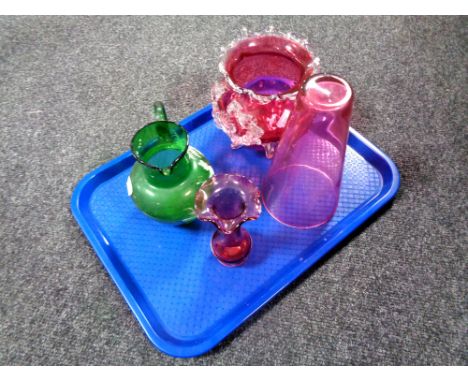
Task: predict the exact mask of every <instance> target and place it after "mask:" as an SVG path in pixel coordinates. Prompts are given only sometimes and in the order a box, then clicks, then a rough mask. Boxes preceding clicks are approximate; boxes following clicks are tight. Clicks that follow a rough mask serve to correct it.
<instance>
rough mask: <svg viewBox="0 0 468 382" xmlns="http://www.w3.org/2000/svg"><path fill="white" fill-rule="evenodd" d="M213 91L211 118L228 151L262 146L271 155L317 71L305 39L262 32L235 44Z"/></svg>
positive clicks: (221, 66) (230, 49)
mask: <svg viewBox="0 0 468 382" xmlns="http://www.w3.org/2000/svg"><path fill="white" fill-rule="evenodd" d="M219 69H220V71H221V73H222V75H223V78H222V79H221V80H220V81H218V82H216V83H215V85H214V86H213V88H212V92H211V96H212V100H213V117H214V119H215V121H216V124H217V126H218V127H220V128H221V129H222V130H223V131H224V132H225V133H226V134H227V135H228V136H229V138H230V139H231V142H232V147H233V148H238V147H240V146H255V145H262V146H263V147H264V149H265V153H266V155H267V157H270V158H271V157H272V155H273V153H274V150H275V148H276V146H277V143H278V140H279V139H280V137H281V135H282V134H283V131H284V127H285V126H286V123H287V122H288V119H289V116H290V115H291V114H292V113H293V111H294V106H295V99H296V95H297V92H298V90H299V88H300V87H301V84H302V83H303V82H304V80H305V79H306V78H308V77H309V76H310V75H312V74H313V73H315V72H317V70H318V58H315V59H314V57H313V54H312V52H311V51H310V50H309V48H308V44H307V41H306V40H300V39H297V38H294V37H293V36H291V35H290V34H280V33H274V32H272V31H271V32H265V33H262V34H251V35H247V37H245V38H243V39H241V40H237V41H234V42H233V43H231V45H230V46H229V47H228V48H227V49H226V50H225V53H224V55H223V57H222V58H221V62H220V64H219Z"/></svg>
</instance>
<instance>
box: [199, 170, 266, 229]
mask: <svg viewBox="0 0 468 382" xmlns="http://www.w3.org/2000/svg"><path fill="white" fill-rule="evenodd" d="M223 188H234V189H237V190H239V191H241V194H242V196H243V199H244V200H243V201H244V203H245V205H246V207H245V209H244V211H243V212H242V213H241V214H240V215H239V216H237V217H235V218H233V219H223V218H221V217H219V216H218V215H217V214H216V213H215V212H214V211H213V210H212V208H210V207H209V206H208V200H209V198H210V196H211V195H213V194H214V193H215V192H217V191H220V190H222V189H223ZM261 212H262V203H261V197H260V190H259V189H258V188H257V187H256V186H255V184H254V183H253V182H252V181H251V180H250V179H248V178H247V177H245V176H242V175H238V174H219V175H215V176H213V177H211V178H210V179H208V180H207V181H205V182H204V183H203V184H202V185H201V187H200V189H199V190H198V191H197V194H196V195H195V213H196V215H197V218H198V219H199V220H201V221H206V222H210V223H213V224H214V225H215V226H216V227H217V228H218V229H219V230H220V231H222V232H223V233H225V234H231V233H232V232H234V231H235V230H236V229H237V228H238V227H239V226H240V225H241V224H243V223H245V222H246V221H249V220H255V219H257V218H258V217H259V216H260V213H261Z"/></svg>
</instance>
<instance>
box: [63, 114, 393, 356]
mask: <svg viewBox="0 0 468 382" xmlns="http://www.w3.org/2000/svg"><path fill="white" fill-rule="evenodd" d="M211 110H212V107H211V105H208V106H206V107H204V108H202V109H200V110H198V111H196V112H195V113H193V114H191V115H189V116H188V117H186V118H185V119H183V120H182V121H181V122H180V124H181V125H183V126H184V127H185V128H186V129H187V131H189V132H190V131H192V130H194V129H196V128H197V127H199V126H200V125H203V124H204V123H206V122H207V121H209V120H210V119H212V116H211ZM350 142H351V145H350ZM348 145H350V146H351V147H353V149H355V150H356V151H357V152H358V153H359V154H360V155H361V156H363V157H364V159H365V160H366V161H367V162H369V163H371V165H373V167H374V168H376V170H377V171H378V172H379V174H380V175H381V176H382V177H384V174H382V171H380V170H379V169H378V168H377V166H376V165H375V164H374V163H375V162H376V161H383V163H385V164H386V165H387V166H388V170H389V171H387V172H386V174H387V175H388V176H387V177H389V178H390V179H382V184H383V185H382V189H381V191H380V192H379V193H378V194H376V195H374V196H373V197H371V198H370V199H369V200H367V201H366V202H365V203H364V204H363V205H361V206H359V207H357V208H356V209H355V210H353V212H351V213H350V214H349V215H347V216H346V217H345V218H344V220H346V219H348V217H349V216H350V215H352V214H355V213H356V211H358V210H363V212H361V213H360V214H358V215H357V216H356V217H354V219H353V221H352V224H347V225H345V226H344V227H343V229H341V230H340V231H339V232H338V233H337V234H335V235H333V236H332V237H331V238H330V240H328V241H327V242H326V243H324V244H323V245H321V246H320V248H319V249H318V250H316V251H315V252H314V255H312V256H308V257H307V258H306V259H305V261H303V262H301V263H299V264H298V266H296V267H294V268H293V269H292V270H290V271H289V272H286V273H285V274H283V275H282V277H280V278H278V279H277V280H275V282H274V283H273V284H272V285H270V288H269V289H268V290H267V291H266V292H265V293H263V294H262V295H261V296H260V297H258V298H257V300H256V304H254V305H252V306H250V307H249V308H248V309H244V310H240V311H239V312H238V313H237V314H236V315H234V316H232V317H231V318H230V319H229V320H228V321H225V322H224V325H222V326H221V328H220V329H218V330H216V331H215V332H214V335H213V336H211V337H207V338H204V339H203V340H201V341H193V340H189V341H183V340H180V339H177V338H176V337H172V336H170V335H169V337H170V338H167V336H168V335H167V333H164V330H163V329H162V331H161V332H158V331H157V330H156V329H155V327H154V326H153V325H152V324H151V322H150V321H149V320H148V317H147V315H146V313H145V311H144V310H143V309H142V307H141V304H140V302H139V301H137V299H136V298H135V296H134V294H133V292H132V291H131V290H130V288H129V286H128V285H127V283H126V281H125V280H124V279H123V278H122V276H121V274H120V272H119V270H118V269H117V267H116V265H115V264H114V262H113V261H112V259H111V258H110V256H109V254H108V250H109V248H110V249H111V250H112V248H111V247H110V245H109V243H108V242H107V239H106V238H105V236H104V234H103V233H102V232H101V231H100V228H99V226H96V227H93V226H92V225H91V224H90V222H89V221H88V219H87V216H86V213H85V211H83V210H82V207H81V206H82V204H83V203H84V201H83V195H85V194H86V193H85V191H86V189H87V188H88V187H91V186H92V185H93V183H94V182H96V181H97V180H98V178H99V177H100V176H102V174H103V173H104V172H106V171H108V170H110V169H113V170H114V172H115V173H119V172H120V171H117V170H119V168H121V167H124V168H127V162H128V161H131V162H133V157H132V154H131V152H130V151H127V152H125V153H123V154H121V155H119V156H117V157H116V158H114V159H112V160H110V161H108V162H106V163H104V164H102V165H100V166H98V167H97V168H96V169H94V170H92V171H91V172H89V173H88V174H86V175H85V176H84V177H83V178H82V179H81V180H80V181H79V182H78V183H77V185H76V186H75V189H74V191H73V194H72V198H71V203H70V204H71V211H72V214H73V216H74V218H75V220H76V221H77V223H78V225H79V226H80V228H81V230H82V231H83V233H84V234H85V236H86V238H87V239H88V241H89V242H90V244H91V246H92V247H93V249H94V251H95V252H96V255H97V257H98V258H99V260H100V261H101V263H102V264H103V266H104V268H105V269H106V271H107V273H108V274H109V276H110V277H111V279H112V280H113V282H114V283H115V284H116V286H117V288H118V290H119V292H120V293H121V295H122V296H123V298H124V300H125V301H126V302H127V304H128V305H129V307H130V309H131V311H132V312H133V314H134V316H135V317H136V319H137V321H138V322H139V323H140V325H141V326H142V328H143V330H144V332H145V334H146V336H147V337H148V338H149V340H150V341H151V342H152V343H153V345H154V346H156V347H157V348H158V349H159V350H161V351H162V352H164V353H166V354H168V355H170V356H174V357H182V358H188V357H195V356H198V355H201V354H203V353H206V352H208V351H209V350H211V349H212V348H213V347H215V346H216V345H218V344H219V342H221V341H222V340H223V339H224V338H225V337H227V336H228V335H229V334H230V333H232V332H233V331H234V330H235V329H236V328H237V327H239V326H241V325H242V324H243V323H244V322H245V321H246V320H248V319H249V318H250V317H251V316H252V315H254V314H255V313H256V312H257V311H259V310H260V309H261V308H262V307H263V306H264V305H265V304H267V303H268V302H270V301H271V300H272V299H273V298H274V297H275V296H276V295H278V294H279V293H280V292H281V291H282V290H284V289H285V288H286V287H287V286H289V285H290V284H291V283H292V282H293V281H294V280H295V279H296V278H297V277H299V276H300V275H301V274H302V273H304V272H305V271H306V270H307V269H309V268H310V267H311V266H313V265H314V264H315V263H316V262H317V261H319V260H320V259H322V258H323V257H324V256H325V255H326V254H327V253H328V252H330V251H331V250H332V249H333V248H334V247H336V246H337V245H338V244H339V243H341V242H342V241H343V240H344V239H346V237H348V236H349V235H351V234H352V233H353V232H354V231H356V229H357V228H358V227H360V226H361V225H362V224H363V223H364V222H366V221H367V220H368V219H369V218H371V217H372V216H373V215H374V214H375V213H376V212H377V211H379V210H380V209H382V208H383V207H384V206H385V205H386V204H388V203H389V202H390V201H391V200H392V199H393V198H394V197H395V195H396V193H397V191H398V189H399V187H400V175H399V171H398V169H397V166H396V165H395V163H394V162H393V161H392V160H391V159H390V158H389V157H388V156H387V155H386V154H385V153H384V152H383V151H382V150H380V149H379V148H377V147H376V146H375V145H374V144H372V143H371V142H369V141H368V140H367V139H366V138H364V137H363V136H362V135H361V134H360V133H358V132H357V131H356V130H354V129H353V128H350V134H349V140H348ZM371 154H373V155H374V156H373V157H372V159H373V160H369V155H371ZM374 157H376V158H377V159H375V158H374ZM388 183H389V184H390V186H389V187H388V186H387V187H385V184H388ZM92 188H93V190H94V189H95V187H92ZM91 194H92V192H90V193H88V196H87V197H88V199H89V198H90V197H91ZM85 198H86V195H85ZM340 223H341V222H340ZM339 225H340V224H337V225H336V226H335V227H337V226H339ZM96 231H97V232H96ZM106 244H107V245H106ZM106 247H107V249H106Z"/></svg>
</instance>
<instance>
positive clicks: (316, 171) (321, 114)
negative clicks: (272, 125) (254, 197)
mask: <svg viewBox="0 0 468 382" xmlns="http://www.w3.org/2000/svg"><path fill="white" fill-rule="evenodd" d="M352 104H353V92H352V89H351V87H350V86H349V84H348V83H347V82H346V81H345V80H344V79H342V78H340V77H338V76H334V75H327V74H317V75H314V76H312V77H310V78H309V79H308V80H307V81H306V83H305V84H304V86H303V88H302V89H301V91H300V92H299V95H298V98H297V106H296V110H295V112H294V115H293V116H292V117H291V119H290V121H289V123H288V126H287V128H286V131H285V133H284V134H283V137H282V139H281V141H280V143H279V146H278V149H277V152H276V155H275V157H274V159H273V162H272V165H271V167H270V169H269V171H268V173H267V176H266V178H265V180H264V182H263V186H262V197H263V202H264V205H265V208H266V209H267V210H268V212H269V213H270V214H271V215H272V216H273V217H274V218H275V219H276V220H278V221H279V222H280V223H283V224H285V225H288V226H291V227H294V228H303V229H306V228H313V227H317V226H320V225H322V224H325V223H327V222H328V221H329V220H330V219H331V218H332V217H333V215H334V213H335V211H336V208H337V206H338V197H339V192H340V184H341V178H342V173H343V164H344V159H345V152H346V145H347V140H348V131H349V121H350V118H351V109H352Z"/></svg>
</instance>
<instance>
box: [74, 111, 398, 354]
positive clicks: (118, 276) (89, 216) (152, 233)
mask: <svg viewBox="0 0 468 382" xmlns="http://www.w3.org/2000/svg"><path fill="white" fill-rule="evenodd" d="M210 113H211V109H210V108H209V107H207V108H205V109H202V110H200V111H199V112H197V113H195V114H194V115H193V116H191V117H188V118H187V119H186V120H184V121H183V122H182V124H184V125H185V126H186V127H187V129H188V130H190V131H191V132H190V143H191V145H192V146H194V147H196V148H197V149H199V150H200V151H201V152H203V153H204V154H205V156H206V157H207V158H208V160H209V161H210V163H211V164H212V166H213V167H214V170H215V172H216V173H221V172H229V173H238V174H242V175H246V176H248V177H250V178H251V179H252V180H253V181H254V182H255V183H257V184H258V185H259V184H260V182H261V179H262V176H263V175H264V174H265V173H266V170H267V168H268V166H269V163H270V162H269V160H267V159H265V158H264V155H263V154H262V153H261V152H258V151H255V150H252V149H248V148H243V149H239V150H232V149H231V148H230V145H229V140H228V138H227V137H226V136H225V135H224V133H223V132H221V131H220V130H218V129H217V128H216V127H215V125H214V122H213V120H212V119H211V114H210ZM133 163H134V160H133V158H132V156H131V154H130V153H129V152H127V153H125V154H123V155H122V156H120V157H118V158H116V159H114V160H113V161H111V162H109V163H107V164H105V165H103V166H101V167H100V168H98V169H96V170H95V171H93V172H92V173H90V174H88V175H87V176H86V177H85V178H83V180H82V181H81V182H80V183H79V184H78V186H77V188H76V189H75V192H74V195H73V198H72V211H73V213H74V215H75V218H76V219H77V221H78V223H79V224H80V226H81V227H82V229H83V231H84V233H85V234H86V236H87V237H88V239H89V240H90V242H91V244H92V245H93V247H94V249H95V250H96V253H97V254H98V256H99V258H100V259H101V261H102V262H103V264H104V266H105V267H106V269H107V271H108V272H109V274H110V275H111V277H112V278H113V280H114V281H115V283H116V284H117V286H118V287H119V289H120V291H121V293H122V294H123V296H124V297H125V299H126V300H127V302H128V304H129V305H130V307H131V309H132V310H133V312H134V314H135V315H136V317H137V319H138V320H139V322H140V323H141V325H142V326H143V328H144V330H145V332H146V334H147V335H148V337H149V338H150V340H151V341H152V342H153V343H154V344H155V345H156V346H157V347H158V348H159V349H161V350H162V351H164V352H166V353H167V354H170V355H173V356H179V357H190V356H195V355H199V354H201V353H204V352H206V351H208V350H209V349H211V348H212V347H213V346H215V345H216V344H217V343H218V342H219V341H221V340H222V339H223V338H224V337H225V336H226V335H228V334H229V333H230V332H231V331H232V330H234V329H235V328H236V327H237V326H239V325H240V324H241V323H242V322H243V321H245V320H246V319H247V318H248V317H249V316H250V315H251V314H252V313H254V312H255V311H256V310H257V309H259V308H260V307H261V306H262V305H264V304H265V303H266V302H267V301H268V300H270V299H271V298H272V297H273V296H274V295H276V294H277V293H278V292H279V291H280V290H281V289H283V288H284V287H285V286H286V285H288V284H289V283H290V282H292V281H293V280H294V279H295V278H296V277H297V276H299V275H300V274H301V273H302V272H303V271H305V270H306V269H307V268H309V267H310V266H312V265H313V264H314V263H315V262H317V261H318V260H319V259H320V258H321V257H323V256H324V255H325V254H326V253H327V252H328V251H329V250H330V249H332V248H333V247H334V246H336V245H337V244H338V243H339V242H340V241H342V240H343V239H344V238H345V237H346V236H348V235H349V234H350V233H351V232H352V231H353V230H354V229H355V228H357V227H358V226H359V225H360V224H362V223H363V222H364V221H365V220H367V219H368V218H369V217H370V216H372V215H373V214H374V213H375V212H376V211H377V210H378V209H379V208H381V207H382V206H383V205H384V204H386V203H387V202H388V201H389V200H390V199H391V198H392V197H393V196H394V195H395V193H396V191H397V189H398V186H399V176H398V171H397V169H396V167H395V165H394V164H393V162H391V160H390V159H389V158H387V157H386V156H385V154H383V153H381V152H380V151H379V150H378V149H376V148H375V147H374V146H373V145H372V144H370V143H369V142H367V141H366V140H365V139H364V138H362V137H361V136H360V135H359V134H357V133H356V132H354V131H352V132H351V134H350V138H349V144H348V148H347V153H346V162H345V169H344V174H343V181H342V189H341V193H340V202H339V207H338V210H337V212H336V214H335V216H334V218H333V219H332V220H331V221H330V222H329V223H328V224H327V225H326V226H324V227H321V228H318V229H312V230H295V229H292V228H288V227H285V226H283V225H280V224H279V223H278V222H276V221H275V220H274V219H273V218H271V216H270V215H269V214H268V213H267V212H266V210H265V209H264V210H263V213H262V215H261V217H260V218H259V219H258V220H257V221H254V222H248V223H246V228H247V229H248V230H249V231H250V233H251V235H252V238H253V249H252V252H251V254H250V256H249V259H248V260H247V262H246V263H245V264H244V265H243V266H241V267H238V268H227V267H224V266H222V265H221V264H220V263H218V261H217V260H216V259H215V258H214V257H213V255H212V254H211V252H210V238H211V235H212V233H213V230H214V228H213V226H212V225H211V224H207V223H201V222H194V223H192V224H190V225H187V226H171V225H165V224H161V223H158V222H156V221H154V220H152V219H150V218H148V217H146V216H145V215H143V214H142V213H141V212H140V211H139V210H138V209H137V208H136V207H135V206H134V204H133V202H132V200H131V199H130V198H129V196H128V195H127V189H126V181H127V178H128V175H129V173H130V170H131V167H132V165H133Z"/></svg>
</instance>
